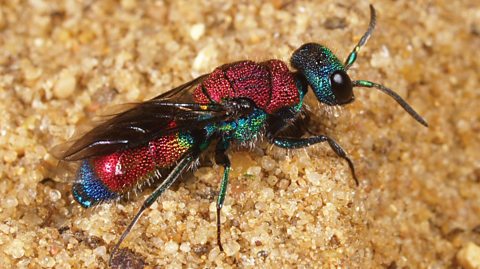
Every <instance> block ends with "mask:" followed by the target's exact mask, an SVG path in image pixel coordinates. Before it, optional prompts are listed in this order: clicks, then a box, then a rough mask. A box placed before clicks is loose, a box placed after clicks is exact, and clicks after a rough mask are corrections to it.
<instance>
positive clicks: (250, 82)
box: [193, 60, 300, 114]
mask: <svg viewBox="0 0 480 269" xmlns="http://www.w3.org/2000/svg"><path fill="white" fill-rule="evenodd" d="M193 96H194V99H195V102H198V103H203V104H206V103H211V102H215V103H222V102H223V100H225V99H231V98H238V97H244V98H249V99H250V100H252V101H253V102H254V103H255V105H256V106H257V107H258V108H260V109H263V110H264V111H265V112H267V113H268V114H271V113H274V112H275V111H277V110H278V109H280V108H282V107H286V106H292V105H296V104H298V103H299V102H300V96H299V92H298V89H297V87H296V86H295V79H294V77H293V74H292V73H291V72H290V70H288V67H287V65H286V64H285V63H284V62H282V61H279V60H269V61H266V62H261V63H255V62H253V61H241V62H237V63H233V64H229V65H224V66H221V67H218V68H217V69H215V70H214V71H213V72H212V73H211V74H210V75H209V76H208V77H207V78H206V79H205V80H204V81H203V83H202V84H200V85H199V86H198V87H197V88H196V89H195V90H194V92H193Z"/></svg>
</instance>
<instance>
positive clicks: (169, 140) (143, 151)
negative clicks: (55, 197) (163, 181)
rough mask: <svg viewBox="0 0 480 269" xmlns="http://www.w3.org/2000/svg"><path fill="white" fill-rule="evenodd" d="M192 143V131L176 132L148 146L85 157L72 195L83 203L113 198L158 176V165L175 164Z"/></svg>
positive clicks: (90, 203)
mask: <svg viewBox="0 0 480 269" xmlns="http://www.w3.org/2000/svg"><path fill="white" fill-rule="evenodd" d="M193 144H194V141H193V138H192V136H191V135H189V134H179V133H177V134H172V135H167V136H162V137H160V138H158V139H156V140H153V141H151V142H149V143H148V144H147V145H145V146H141V147H137V148H132V149H127V150H124V151H118V152H115V153H113V154H110V155H105V156H99V157H94V158H90V159H86V160H83V162H82V164H81V167H80V169H79V172H78V175H77V182H76V183H75V185H74V186H73V196H74V198H75V200H77V201H78V202H79V203H80V204H81V205H82V206H84V207H90V206H92V205H95V204H98V203H99V202H102V201H106V200H111V199H114V198H116V197H118V196H120V195H121V194H123V193H126V192H128V191H130V190H131V189H132V188H133V187H135V186H140V185H142V183H144V182H145V181H146V180H148V179H151V178H152V177H155V176H156V175H155V172H156V171H157V170H158V169H159V168H167V167H169V166H171V165H172V164H174V163H175V162H176V161H178V160H179V159H180V158H181V157H182V156H183V154H184V153H185V152H187V151H188V150H189V149H191V147H192V146H193Z"/></svg>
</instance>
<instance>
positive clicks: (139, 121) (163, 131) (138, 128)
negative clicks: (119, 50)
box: [53, 75, 230, 161]
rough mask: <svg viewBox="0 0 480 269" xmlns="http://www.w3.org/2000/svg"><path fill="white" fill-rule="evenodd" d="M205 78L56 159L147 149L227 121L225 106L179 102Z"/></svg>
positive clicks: (121, 118) (115, 121) (119, 119)
mask: <svg viewBox="0 0 480 269" xmlns="http://www.w3.org/2000/svg"><path fill="white" fill-rule="evenodd" d="M206 76H207V75H203V76H201V77H199V78H196V79H194V80H192V81H190V82H188V83H186V84H184V85H181V86H179V87H177V88H175V89H172V90H171V91H169V92H166V93H164V94H161V95H159V96H157V97H155V98H153V99H151V100H148V101H146V102H143V103H139V104H136V105H134V106H133V107H131V108H130V109H128V110H126V111H124V112H121V113H118V114H116V115H114V116H113V117H112V118H110V119H108V120H106V121H104V122H103V123H101V124H99V125H98V126H96V127H95V128H93V129H92V130H90V131H88V132H87V133H85V134H84V135H83V136H82V137H80V138H79V139H77V140H73V141H71V142H68V143H67V144H65V145H61V146H60V148H59V149H58V148H57V149H54V150H53V153H54V155H56V156H57V157H58V158H59V159H61V160H66V161H77V160H81V159H86V158H90V157H94V156H102V155H107V154H110V153H113V152H116V151H119V150H125V149H128V148H134V147H137V146H140V145H144V144H146V143H148V142H149V141H151V140H154V139H155V138H157V137H160V136H163V135H167V134H171V133H174V132H181V131H194V130H199V129H201V128H203V127H205V126H206V125H208V124H212V123H216V122H221V121H226V120H228V119H229V117H230V116H229V115H228V113H227V110H226V108H225V107H224V106H223V105H222V104H208V105H201V104H197V103H193V102H191V103H180V102H178V100H188V99H187V98H191V91H190V90H191V89H195V87H196V86H198V85H200V84H201V83H202V81H203V80H204V78H205V77H206ZM62 148H63V149H64V150H63V149H62Z"/></svg>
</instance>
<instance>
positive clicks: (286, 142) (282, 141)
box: [271, 135, 358, 186]
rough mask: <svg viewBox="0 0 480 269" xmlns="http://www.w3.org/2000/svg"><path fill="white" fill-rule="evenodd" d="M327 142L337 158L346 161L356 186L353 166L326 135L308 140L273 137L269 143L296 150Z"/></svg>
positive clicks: (341, 150)
mask: <svg viewBox="0 0 480 269" xmlns="http://www.w3.org/2000/svg"><path fill="white" fill-rule="evenodd" d="M325 141H326V142H328V144H329V145H330V148H331V149H332V150H333V151H334V152H335V153H336V154H337V156H338V157H340V158H342V159H344V160H346V161H347V163H348V166H349V167H350V171H351V172H352V176H353V179H354V180H355V184H356V185H357V186H358V179H357V176H356V175H355V167H354V166H353V162H352V160H350V158H348V156H347V154H346V153H345V151H344V150H343V149H342V147H341V146H340V145H339V144H338V143H337V142H336V141H335V140H333V139H332V138H330V137H328V136H326V135H318V136H312V137H308V138H283V137H275V138H272V139H271V143H272V144H274V145H276V146H278V147H281V148H286V149H298V148H305V147H308V146H311V145H313V144H317V143H321V142H325Z"/></svg>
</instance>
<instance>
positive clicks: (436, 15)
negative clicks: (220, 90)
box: [0, 0, 480, 269]
mask: <svg viewBox="0 0 480 269" xmlns="http://www.w3.org/2000/svg"><path fill="white" fill-rule="evenodd" d="M368 4H369V3H368V2H367V1H363V0H362V1H347V2H345V1H282V0H271V1H255V2H254V3H246V2H245V3H243V4H234V1H217V0H215V1H209V2H208V4H206V3H203V2H202V1H193V2H192V1H153V0H148V1H133V0H123V1H108V0H107V1H74V0H65V1H42V0H30V1H17V0H11V1H0V5H1V6H0V100H1V101H0V177H1V180H0V264H1V266H0V267H2V268H102V267H106V262H107V260H108V257H109V253H110V250H111V248H112V247H113V245H114V244H115V242H116V240H117V239H118V238H119V235H120V233H121V232H122V231H123V229H124V228H125V227H126V225H127V224H128V223H129V221H130V219H131V218H132V217H133V215H134V213H135V211H136V210H137V209H138V207H139V206H140V205H141V203H142V201H143V200H144V198H145V197H146V196H147V195H148V193H149V191H148V190H147V191H145V192H144V193H143V194H140V195H138V196H137V197H133V198H132V199H131V201H130V202H122V203H115V204H106V205H101V206H98V207H96V208H94V209H83V208H81V207H80V206H79V205H78V204H76V203H75V202H74V201H73V198H72V195H71V191H70V188H71V184H72V179H71V178H64V177H59V176H57V175H56V174H55V167H56V160H55V159H54V158H53V157H52V156H51V155H49V154H48V150H49V149H50V148H51V147H52V146H53V145H55V144H58V143H62V142H64V141H66V140H67V139H68V138H69V137H70V136H71V135H72V134H73V133H74V130H75V129H76V128H79V127H81V126H82V125H84V124H85V122H88V121H90V120H91V119H92V117H93V116H94V115H97V114H99V113H101V112H102V111H104V108H105V107H108V106H111V105H114V104H121V103H125V102H133V101H141V100H146V99H148V98H151V97H153V96H156V95H158V94H159V93H162V92H165V91H167V90H169V89H171V88H173V87H174V86H177V85H179V84H181V83H183V82H186V81H189V80H191V79H193V78H194V77H196V76H198V75H200V74H203V73H207V72H210V71H211V70H212V69H213V68H215V67H216V66H219V65H221V64H223V63H228V62H232V61H236V60H241V59H253V60H265V59H269V58H278V59H282V60H285V61H288V59H289V57H290V55H291V52H292V51H293V50H294V49H295V48H297V47H298V46H300V45H301V44H303V43H305V42H310V41H315V42H320V43H323V44H326V45H328V46H329V47H331V48H332V49H333V50H334V51H335V52H336V53H337V55H339V57H340V58H342V59H343V58H345V57H346V56H347V55H348V53H349V51H350V50H351V49H352V48H353V46H354V44H355V43H356V42H357V40H358V39H359V38H360V36H361V35H362V34H363V32H364V31H365V29H366V26H367V24H368V17H369V10H368ZM374 4H375V7H376V9H377V12H378V28H377V30H376V32H375V33H374V35H373V37H372V38H371V39H370V41H369V43H368V44H367V46H366V47H365V48H364V49H363V50H362V52H361V55H360V56H359V59H358V61H357V63H356V64H355V65H354V67H353V68H352V70H351V71H350V75H351V76H352V77H353V78H354V79H355V78H356V79H360V78H364V79H369V80H372V81H376V82H379V83H383V84H385V85H387V86H390V87H392V88H393V89H395V90H396V91H397V92H398V93H399V94H400V95H402V96H403V97H405V99H406V100H407V101H408V102H409V103H410V104H411V105H412V106H413V107H414V108H415V109H416V110H417V111H418V112H419V113H420V114H421V115H423V116H424V117H425V118H426V119H427V121H428V122H429V124H430V127H429V128H428V129H427V128H424V127H422V126H420V125H419V124H418V123H416V122H415V121H414V120H413V119H411V118H410V117H409V116H408V115H407V114H406V113H405V112H404V111H403V110H402V109H401V108H400V107H399V106H397V105H396V104H395V102H394V101H393V100H391V99H389V98H388V97H387V96H385V95H383V94H381V93H377V92H375V91H371V90H367V89H356V90H355V94H356V97H357V101H356V102H355V103H353V104H351V105H348V106H346V107H344V108H342V109H334V110H332V109H326V108H325V107H324V106H317V105H316V100H315V98H314V97H313V95H312V96H309V97H308V103H309V104H310V106H311V108H312V110H313V112H314V113H315V116H314V121H313V122H312V128H313V129H314V130H316V131H317V132H318V133H326V134H328V135H330V136H332V137H334V138H336V139H337V141H339V143H340V144H341V145H343V147H344V148H345V149H346V150H347V151H348V154H349V156H350V157H351V158H352V159H353V161H354V163H355V165H356V169H357V173H358V176H359V178H360V181H361V182H360V186H359V187H355V185H354V184H353V181H352V178H351V175H350V172H349V170H348V166H347V165H346V164H345V163H344V162H343V161H342V160H340V159H339V158H337V157H336V156H335V155H334V153H332V152H331V150H330V149H329V148H328V146H326V145H318V146H313V147H311V148H309V149H307V150H298V151H291V152H289V153H288V154H285V151H284V150H279V149H275V148H271V147H270V146H269V145H268V144H267V143H259V144H258V146H257V147H256V148H255V149H254V150H252V151H247V150H237V151H231V152H230V157H231V159H232V162H233V169H234V170H233V172H232V176H231V185H230V189H229V192H228V198H227V199H226V205H225V208H224V210H223V215H222V222H223V241H224V247H225V252H224V253H221V252H219V249H218V247H217V245H216V243H215V242H216V229H215V203H214V201H215V196H216V193H217V190H218V185H219V180H220V176H219V175H220V174H221V173H222V168H221V167H218V166H215V165H212V164H210V163H209V162H206V165H205V166H204V167H201V168H200V169H199V170H198V171H196V172H195V173H189V174H187V175H185V176H184V177H183V180H182V182H181V183H180V184H178V185H177V186H176V187H175V188H173V189H172V190H169V191H167V192H166V193H165V195H164V196H163V197H162V198H161V199H160V200H159V201H158V203H155V204H154V205H153V206H152V208H151V209H149V210H148V211H147V212H146V214H145V215H144V217H143V218H142V219H141V220H140V222H139V223H138V225H137V226H136V227H135V229H134V230H133V231H132V233H131V234H130V236H129V237H128V238H127V240H126V241H125V242H124V244H123V245H122V248H124V249H123V250H122V251H121V255H120V256H119V258H118V259H116V260H115V266H117V268H142V266H146V268H204V267H209V268H213V267H220V268H229V267H241V268H254V267H255V268H280V267H283V268H321V267H323V268H390V269H393V268H456V267H464V268H480V265H479V264H480V261H479V259H480V258H479V257H480V254H479V253H480V250H479V245H480V136H479V135H478V133H479V132H480V121H479V119H480V102H479V101H480V98H479V97H480V96H479V95H480V94H479V93H480V91H479V88H480V79H479V77H480V76H479V74H480V57H478V48H480V4H479V3H478V1H474V0H465V1H444V0H432V1H375V2H374Z"/></svg>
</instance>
